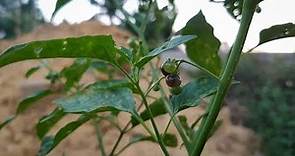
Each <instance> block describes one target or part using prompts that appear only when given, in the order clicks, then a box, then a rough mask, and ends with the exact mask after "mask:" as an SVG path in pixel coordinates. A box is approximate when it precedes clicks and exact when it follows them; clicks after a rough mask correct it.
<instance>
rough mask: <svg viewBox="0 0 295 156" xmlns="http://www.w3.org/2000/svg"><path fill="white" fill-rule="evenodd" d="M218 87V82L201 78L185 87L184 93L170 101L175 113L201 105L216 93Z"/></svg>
mask: <svg viewBox="0 0 295 156" xmlns="http://www.w3.org/2000/svg"><path fill="white" fill-rule="evenodd" d="M217 86H218V81H217V80H216V79H214V78H210V77H201V78H199V79H197V80H193V81H191V82H189V83H188V84H186V85H184V86H183V89H182V92H181V93H180V94H179V95H173V96H172V98H171V100H170V101H171V107H172V111H173V113H177V112H179V111H181V110H183V109H186V108H188V107H195V106H197V105H199V104H200V101H201V99H202V98H204V97H206V96H208V95H210V94H212V93H214V92H215V91H216V89H217Z"/></svg>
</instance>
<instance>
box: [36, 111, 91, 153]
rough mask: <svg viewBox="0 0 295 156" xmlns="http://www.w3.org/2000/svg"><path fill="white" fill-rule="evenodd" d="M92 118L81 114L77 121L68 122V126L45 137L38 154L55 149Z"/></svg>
mask: <svg viewBox="0 0 295 156" xmlns="http://www.w3.org/2000/svg"><path fill="white" fill-rule="evenodd" d="M89 119H90V117H89V116H86V115H81V116H80V118H79V119H78V120H76V121H73V122H70V123H68V124H67V125H66V126H64V127H63V128H61V129H60V130H59V131H58V132H57V134H56V135H55V136H54V137H45V138H44V139H43V141H42V143H41V147H40V150H39V152H38V156H45V155H47V154H48V153H49V152H50V151H51V150H52V149H54V148H55V147H56V146H57V145H58V144H59V143H60V142H61V141H62V140H63V139H65V138H66V137H67V136H68V135H70V134H71V133H73V132H74V131H75V130H76V129H77V128H79V127H80V126H81V125H82V124H84V123H85V122H87V121H88V120H89Z"/></svg>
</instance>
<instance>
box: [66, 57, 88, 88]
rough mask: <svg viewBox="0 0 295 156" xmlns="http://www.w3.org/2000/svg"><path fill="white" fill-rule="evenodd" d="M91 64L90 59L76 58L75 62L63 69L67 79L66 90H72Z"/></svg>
mask: <svg viewBox="0 0 295 156" xmlns="http://www.w3.org/2000/svg"><path fill="white" fill-rule="evenodd" d="M89 66H90V60H88V59H76V60H75V62H74V63H73V64H72V65H71V66H69V67H66V68H64V69H63V70H62V72H61V74H62V75H63V76H64V77H65V78H66V79H67V81H66V84H65V90H70V89H71V88H72V87H73V86H74V85H75V84H76V83H78V82H79V81H80V79H81V77H82V76H83V74H84V73H85V72H86V71H87V69H88V68H89Z"/></svg>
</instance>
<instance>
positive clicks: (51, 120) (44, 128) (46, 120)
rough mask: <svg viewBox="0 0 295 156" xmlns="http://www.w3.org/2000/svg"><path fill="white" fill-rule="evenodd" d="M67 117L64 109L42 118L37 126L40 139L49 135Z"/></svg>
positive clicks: (56, 110)
mask: <svg viewBox="0 0 295 156" xmlns="http://www.w3.org/2000/svg"><path fill="white" fill-rule="evenodd" d="M65 115H66V113H65V112H63V111H62V109H58V108H57V109H55V110H54V111H53V112H51V113H50V114H48V115H46V116H44V117H42V118H41V119H40V120H39V122H38V123H37V126H36V128H37V135H38V137H39V138H40V139H42V138H43V137H44V136H45V135H46V134H47V132H48V131H49V130H50V129H51V128H52V127H53V126H54V125H55V124H56V123H57V122H58V121H60V120H61V119H62V118H63V117H64V116H65Z"/></svg>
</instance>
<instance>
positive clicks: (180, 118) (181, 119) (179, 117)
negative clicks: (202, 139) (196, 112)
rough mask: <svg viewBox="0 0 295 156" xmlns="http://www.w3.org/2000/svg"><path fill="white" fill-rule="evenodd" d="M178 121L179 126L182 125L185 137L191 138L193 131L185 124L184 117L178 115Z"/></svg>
mask: <svg viewBox="0 0 295 156" xmlns="http://www.w3.org/2000/svg"><path fill="white" fill-rule="evenodd" d="M178 120H179V122H180V124H181V125H182V127H183V128H184V130H185V132H186V134H187V136H189V137H192V134H193V130H192V128H191V127H190V126H189V124H188V122H187V118H186V116H184V115H179V116H178Z"/></svg>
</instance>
